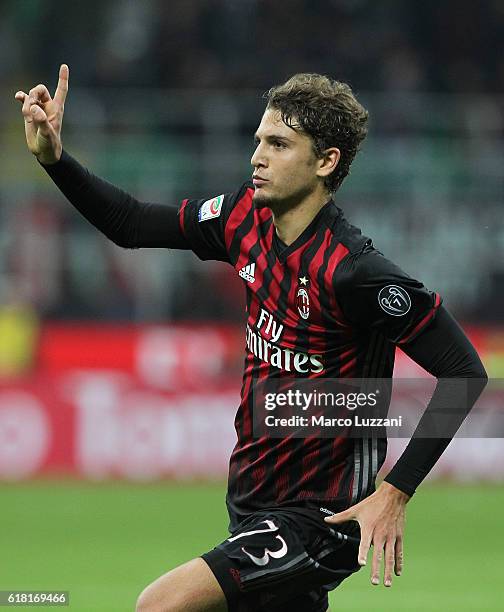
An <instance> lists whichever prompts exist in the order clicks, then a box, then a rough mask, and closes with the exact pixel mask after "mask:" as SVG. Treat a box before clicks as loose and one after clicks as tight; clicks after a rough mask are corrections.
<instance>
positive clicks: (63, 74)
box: [54, 64, 70, 106]
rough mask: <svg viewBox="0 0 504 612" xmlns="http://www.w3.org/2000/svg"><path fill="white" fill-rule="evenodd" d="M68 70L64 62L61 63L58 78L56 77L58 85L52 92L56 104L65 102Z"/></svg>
mask: <svg viewBox="0 0 504 612" xmlns="http://www.w3.org/2000/svg"><path fill="white" fill-rule="evenodd" d="M69 73H70V70H69V69H68V66H67V65H66V64H61V66H60V69H59V79H58V87H57V88H56V93H55V94H54V101H55V102H57V103H58V104H61V105H62V106H63V104H64V103H65V99H66V95H67V92H68V77H69Z"/></svg>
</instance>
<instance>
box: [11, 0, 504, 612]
mask: <svg viewBox="0 0 504 612" xmlns="http://www.w3.org/2000/svg"><path fill="white" fill-rule="evenodd" d="M503 40H504V3H503V2H501V1H500V0H493V1H490V0H483V1H481V2H478V3H474V2H469V1H468V0H459V1H458V2H455V1H454V0H445V1H443V2H435V1H433V0H424V1H423V2H421V3H420V2H398V1H397V2H393V1H391V2H371V1H370V0H317V1H316V2H315V1H311V2H310V1H309V0H289V1H288V2H287V1H286V2H279V1H275V0H171V1H170V2H162V1H160V0H143V1H142V2H140V1H135V0H114V1H113V0H110V1H108V2H95V1H88V2H85V3H70V2H63V1H62V0H52V1H49V0H22V1H20V2H19V1H14V0H10V1H9V0H0V49H1V53H0V91H1V97H0V110H1V112H0V123H1V129H0V139H1V147H2V163H1V165H0V481H1V483H2V484H0V546H1V550H2V562H1V564H0V590H5V589H45V590H48V589H66V590H70V591H71V608H72V609H73V610H76V611H77V610H79V611H80V610H82V611H91V610H107V611H109V610H110V611H112V610H114V611H115V610H128V609H133V608H134V601H135V597H136V595H137V594H138V592H139V591H140V590H141V589H142V588H143V586H144V585H145V584H147V583H148V582H150V581H151V580H152V579H153V578H154V577H155V576H157V575H159V574H160V573H163V572H164V571H166V570H167V569H169V568H171V567H172V566H173V565H175V564H177V563H180V562H182V561H184V560H187V559H189V558H191V557H193V556H195V555H197V554H199V553H200V552H203V551H204V550H206V549H208V548H210V547H211V546H213V545H214V544H215V543H216V542H218V541H220V540H222V539H223V538H224V537H225V533H226V531H225V530H226V525H227V521H226V514H225V506H224V492H225V484H224V479H225V474H226V465H227V459H228V455H229V451H230V449H231V447H232V445H233V443H234V431H233V427H232V421H233V416H234V411H235V409H236V406H237V399H238V392H239V387H240V374H241V364H242V354H243V344H244V343H243V326H242V325H241V324H240V322H241V321H242V318H243V295H242V293H243V290H242V286H241V281H239V279H238V278H237V277H236V275H235V274H234V271H233V270H231V269H227V267H226V266H224V265H223V264H219V263H214V262H207V263H205V264H202V263H201V262H199V260H198V259H197V258H196V257H195V256H194V255H192V254H190V253H186V252H179V251H170V252H167V251H163V250H160V249H153V250H143V251H137V252H132V251H126V250H123V249H120V248H119V247H116V246H115V245H114V244H112V243H110V242H108V241H107V240H106V239H105V238H104V237H103V236H102V235H100V234H99V233H98V232H97V231H96V230H95V229H94V228H92V227H91V226H89V225H88V224H87V223H86V222H85V221H84V220H82V219H81V218H80V217H79V215H78V214H77V213H76V212H75V211H74V210H73V208H72V207H71V206H70V205H69V204H68V203H67V202H65V201H64V199H63V197H62V196H61V195H60V194H59V192H58V191H57V190H56V188H55V187H54V185H53V184H52V183H51V181H50V180H49V179H48V178H47V176H46V175H45V173H44V172H43V170H41V168H40V167H39V166H38V164H37V163H36V162H35V160H33V159H32V158H31V156H30V154H29V153H28V152H27V150H26V147H25V143H24V132H23V124H22V120H21V115H20V109H19V108H18V106H17V104H16V103H15V101H14V98H13V96H14V93H15V91H17V90H18V89H25V90H27V89H29V88H30V87H32V86H34V85H36V84H37V83H39V82H43V83H45V84H47V85H48V87H49V89H50V90H51V91H53V90H54V87H55V85H56V80H57V71H58V66H59V64H60V63H61V62H66V63H68V64H69V66H70V92H69V96H68V99H67V105H66V114H65V124H64V129H63V137H64V144H65V147H66V148H67V150H68V151H69V152H70V153H71V154H73V155H74V156H75V157H77V159H79V160H80V161H81V162H83V163H84V164H85V165H87V166H88V167H89V168H90V169H91V170H92V171H93V172H95V173H97V174H98V175H100V176H102V177H105V178H107V179H108V180H110V181H111V182H113V183H115V184H117V185H119V186H121V187H123V188H125V189H126V190H128V191H130V192H131V193H133V194H135V195H136V196H137V197H139V199H142V200H146V201H159V202H167V203H168V202H171V203H173V202H177V201H178V200H180V199H181V198H183V197H188V196H190V197H203V196H208V197H210V196H213V195H216V194H218V193H222V192H223V191H231V190H234V189H235V188H236V187H237V186H238V185H239V184H241V182H243V180H245V179H246V178H248V177H249V176H250V165H249V159H250V155H251V153H252V149H253V146H252V134H253V132H254V130H255V128H256V126H257V124H258V122H259V119H260V116H261V113H262V109H263V100H262V98H261V95H262V93H263V92H264V91H265V90H266V89H268V88H269V87H270V86H271V85H273V84H275V83H277V82H280V81H282V80H284V79H285V78H287V77H288V76H290V75H291V74H293V73H295V72H301V71H313V72H322V73H327V74H329V75H331V76H333V77H335V78H339V79H341V80H345V81H348V82H349V83H350V84H351V85H352V87H353V88H354V90H355V91H356V93H357V94H358V96H359V97H360V98H361V99H362V101H363V102H364V103H365V105H367V107H368V108H369V110H370V112H371V128H370V135H369V138H368V140H367V142H366V143H365V146H364V149H363V151H362V152H361V153H360V155H359V157H358V159H357V160H356V162H355V164H354V166H353V168H352V175H351V176H350V178H349V179H347V181H346V182H345V183H344V185H343V187H342V189H341V191H340V192H339V193H338V195H337V203H338V204H339V205H340V206H341V207H342V208H343V209H344V210H345V212H346V214H347V216H348V217H349V218H350V219H351V221H353V222H354V223H356V224H357V225H360V226H361V227H362V228H363V231H364V232H365V233H368V234H369V235H371V236H373V237H374V239H375V243H376V245H377V246H378V248H379V249H380V250H381V251H382V252H384V253H385V254H386V255H387V256H389V257H390V258H391V259H393V260H396V261H398V262H399V263H400V264H401V265H402V267H403V268H404V269H405V270H406V271H408V272H409V273H411V274H412V275H414V276H418V277H420V278H421V279H422V280H424V282H425V284H426V285H427V286H429V287H430V288H431V289H434V290H437V291H438V292H439V293H440V294H441V295H443V297H444V301H445V305H446V306H447V307H448V308H449V309H450V310H451V311H452V312H453V313H454V314H455V315H456V316H457V317H458V318H459V320H460V321H461V322H462V323H463V325H464V328H465V329H466V330H467V332H468V333H469V334H470V336H471V338H472V339H473V341H474V343H475V344H476V346H477V348H478V349H479V351H480V354H481V356H482V358H483V361H484V363H485V365H486V367H487V370H488V372H489V375H490V376H491V377H492V378H495V379H498V378H503V372H504V215H503V213H502V206H503V192H504V179H503V172H502V170H503V168H504V143H503V130H504V104H503V102H504V95H503V94H504V54H503V53H502V48H503ZM417 373H418V372H417V370H416V369H415V367H414V366H413V365H412V364H411V362H409V361H408V360H407V359H406V358H405V357H404V356H403V355H402V354H399V355H398V362H397V368H396V374H397V375H398V376H413V375H416V374H417ZM500 404H501V407H502V404H503V402H502V398H501V402H500ZM403 443H404V441H393V443H392V444H391V452H390V457H389V459H388V464H390V463H391V462H392V461H393V460H394V457H396V456H397V454H398V453H399V452H400V449H401V447H402V446H401V445H402V444H403ZM503 446H504V445H503V444H502V440H501V439H497V438H495V439H489V438H487V439H471V440H469V439H459V440H456V441H455V442H454V443H453V444H452V445H451V446H450V449H449V450H448V451H447V453H446V454H445V455H444V456H443V458H442V460H441V461H440V463H439V464H438V466H437V467H436V469H435V471H434V473H433V475H432V478H431V479H430V481H429V483H428V484H425V485H424V486H423V488H422V490H421V491H420V492H419V493H418V494H417V496H416V497H415V499H414V501H413V502H412V503H411V504H410V505H409V515H408V525H407V549H406V554H407V565H406V568H407V571H406V573H405V575H404V576H403V577H401V579H400V580H396V586H395V588H393V589H392V590H390V591H386V592H384V590H383V589H380V590H377V589H372V588H371V586H369V584H368V576H367V573H366V572H364V571H363V572H360V574H359V575H358V576H356V577H355V578H354V579H352V580H350V581H348V584H345V585H344V586H343V587H342V588H341V589H338V590H337V592H335V593H334V595H333V597H332V606H333V608H332V609H334V610H368V609H373V610H378V611H382V610H383V611H385V610H432V611H437V610H476V609H477V610H492V611H493V610H498V609H501V606H502V596H503V594H504V592H503V590H502V580H501V577H500V573H499V572H500V569H499V568H502V549H501V545H502V536H503V528H502V523H501V521H500V520H499V514H500V511H501V509H502V503H503V502H504V493H503V490H502V483H503V481H504V449H503Z"/></svg>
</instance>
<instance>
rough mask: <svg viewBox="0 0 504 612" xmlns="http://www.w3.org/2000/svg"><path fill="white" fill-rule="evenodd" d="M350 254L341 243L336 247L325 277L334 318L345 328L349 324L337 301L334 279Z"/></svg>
mask: <svg viewBox="0 0 504 612" xmlns="http://www.w3.org/2000/svg"><path fill="white" fill-rule="evenodd" d="M348 253H349V250H348V249H347V247H346V246H345V245H344V244H341V243H340V244H338V246H337V247H336V249H335V251H334V254H333V255H332V257H331V259H330V260H329V264H328V265H327V270H326V273H325V275H324V283H325V286H326V290H327V291H328V292H329V297H330V300H331V307H332V312H333V316H334V318H335V319H336V320H337V321H338V323H340V324H341V325H343V326H345V327H346V326H348V322H347V321H346V319H345V317H344V316H343V312H342V310H341V308H340V306H339V304H338V302H337V301H336V295H335V292H334V284H333V278H334V272H335V271H336V268H337V267H338V265H339V263H340V262H341V260H342V259H343V258H344V257H346V256H347V255H348Z"/></svg>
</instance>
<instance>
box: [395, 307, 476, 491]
mask: <svg viewBox="0 0 504 612" xmlns="http://www.w3.org/2000/svg"><path fill="white" fill-rule="evenodd" d="M403 350H404V351H405V352H406V354H408V355H409V356H410V357H412V359H414V360H415V361H416V362H417V363H419V364H420V365H421V366H422V367H424V369H426V370H427V371H428V372H430V373H431V374H433V375H434V376H436V377H438V383H437V386H436V389H435V391H434V394H433V396H432V399H431V401H430V402H429V405H428V406H427V409H426V410H425V413H424V415H423V416H422V418H421V420H420V422H419V424H418V427H417V429H416V431H415V433H414V435H413V438H412V439H411V441H410V443H409V444H408V446H407V447H406V449H405V451H404V453H403V454H402V455H401V457H400V458H399V460H398V461H397V463H396V465H395V466H394V467H393V468H392V470H391V471H390V473H389V474H388V475H387V476H386V478H385V481H386V482H388V483H390V484H392V485H394V486H395V487H397V488H398V489H400V490H401V491H404V492H405V493H407V494H408V495H413V493H414V492H415V489H416V488H417V487H418V485H419V484H420V483H421V482H422V480H423V479H424V478H425V477H426V476H427V474H428V473H429V472H430V470H431V469H432V468H433V467H434V465H435V464H436V462H437V461H438V459H439V458H440V457H441V455H442V454H443V452H444V450H445V449H446V447H447V446H448V444H449V443H450V441H451V440H452V438H453V436H454V435H455V434H456V432H457V430H458V429H459V427H460V425H461V424H462V422H463V420H464V418H465V417H466V416H467V414H468V413H469V411H470V410H471V408H472V406H473V405H474V403H475V402H476V400H477V399H478V397H479V395H480V394H481V392H482V391H483V389H484V387H485V385H486V381H487V375H486V372H485V369H484V367H483V364H482V363H481V360H480V359H479V357H478V354H477V353H476V350H475V349H474V347H473V346H472V344H471V343H470V342H469V340H468V338H467V337H466V335H465V334H464V332H463V331H462V329H461V328H460V327H459V326H458V324H457V323H456V322H455V320H454V319H453V318H452V317H451V316H450V314H449V313H448V312H447V311H446V310H444V309H442V308H441V309H440V312H439V313H438V316H437V318H436V320H435V321H434V322H433V323H432V324H431V326H430V327H429V328H428V329H427V330H426V331H425V332H424V333H423V334H422V335H421V336H419V337H418V338H417V339H416V340H414V341H413V342H412V343H411V345H409V346H406V347H405V348H404V349H403ZM436 419H437V421H436ZM433 425H434V426H436V425H438V427H437V429H440V428H441V430H442V431H441V432H440V434H439V436H438V437H433V429H432V426H433Z"/></svg>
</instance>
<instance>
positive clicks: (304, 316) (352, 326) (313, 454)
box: [179, 183, 441, 526]
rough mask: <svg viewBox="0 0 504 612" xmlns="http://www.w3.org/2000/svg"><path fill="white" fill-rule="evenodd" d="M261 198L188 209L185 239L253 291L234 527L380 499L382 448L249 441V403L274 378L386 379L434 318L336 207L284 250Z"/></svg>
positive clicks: (233, 479) (343, 442) (427, 294)
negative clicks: (257, 515) (400, 353)
mask: <svg viewBox="0 0 504 612" xmlns="http://www.w3.org/2000/svg"><path fill="white" fill-rule="evenodd" d="M253 193H254V187H253V185H252V184H251V183H245V184H244V185H243V186H242V187H241V188H240V189H239V190H238V191H237V192H235V193H231V194H223V195H220V196H217V197H214V198H211V199H208V200H203V199H202V200H184V201H183V202H182V204H181V206H180V211H179V219H180V227H181V229H182V232H183V234H184V235H185V237H186V239H187V241H188V242H189V244H190V245H191V248H192V250H193V251H194V252H195V253H196V254H197V255H198V257H200V259H204V260H206V259H215V260H219V261H225V262H228V263H230V264H231V265H232V266H233V267H234V268H235V270H236V273H237V274H238V275H239V276H240V277H241V278H242V279H243V282H244V284H245V288H246V303H247V324H246V350H245V368H244V374H243V384H242V390H241V403H240V406H239V408H238V411H237V414H236V418H235V428H236V433H237V437H238V439H237V442H236V445H235V448H234V450H233V453H232V455H231V459H230V466H229V483H228V494H227V504H228V509H229V513H230V517H231V525H232V526H235V525H236V524H237V523H238V522H239V521H240V520H242V518H243V517H244V516H246V515H247V514H249V513H251V512H254V511H256V510H259V509H262V508H267V507H275V506H279V505H289V506H294V505H299V506H309V507H317V508H318V507H320V506H324V508H328V509H330V510H332V511H334V512H338V511H340V510H342V509H344V508H346V507H348V506H350V505H352V504H353V503H356V502H357V501H359V500H360V499H362V498H364V497H366V496H367V495H369V494H370V493H371V492H372V491H373V490H374V481H375V477H376V474H377V472H378V470H379V469H380V467H381V465H382V464H383V461H384V459H385V454H386V440H382V439H376V438H374V439H371V438H369V439H366V438H364V439H356V438H346V437H336V438H334V439H330V438H318V437H314V436H312V437H307V438H295V437H292V436H287V437H285V438H281V439H279V438H271V437H268V436H261V437H258V438H256V437H254V435H253V418H252V417H253V415H252V391H253V389H254V387H255V386H256V385H257V384H258V383H261V382H264V381H265V380H267V379H271V378H279V379H283V378H289V377H296V378H304V377H307V378H389V377H391V376H392V373H393V367H394V354H395V346H396V345H401V344H402V343H406V342H408V341H409V340H411V339H412V338H414V337H415V336H416V335H417V334H418V333H419V332H420V331H421V330H422V329H423V328H424V327H425V326H426V325H427V324H428V323H429V321H431V320H432V319H433V317H434V316H435V313H436V310H437V308H438V307H439V305H440V302H441V300H440V298H439V296H438V295H437V294H436V293H432V292H431V291H428V290H427V289H426V288H425V287H424V285H423V284H422V283H421V282H419V281H418V280H415V279H413V278H411V277H410V276H408V275H407V274H406V273H404V272H403V271H402V270H401V269H400V268H399V267H397V266H396V265H395V264H393V263H392V262H391V261H389V260H388V259H386V258H385V257H384V256H383V255H382V254H381V253H380V252H379V251H378V250H376V249H375V248H374V246H373V243H372V241H371V239H370V238H368V237H367V236H364V235H363V234H362V233H361V231H360V230H359V229H358V228H356V227H354V226H353V225H351V224H350V223H349V222H348V221H347V220H346V219H345V217H344V215H343V212H342V211H341V209H339V208H338V207H337V206H336V205H335V203H334V202H333V201H332V200H330V201H329V202H327V203H326V204H325V205H324V206H323V208H322V209H321V210H320V211H319V212H318V214H317V215H316V217H315V218H314V219H313V221H312V222H311V223H310V224H309V225H308V227H307V228H306V229H305V230H304V231H303V232H302V234H301V235H300V236H299V237H298V238H297V239H296V240H295V241H294V242H293V243H292V244H291V245H289V246H286V245H284V244H283V243H281V242H280V240H279V239H278V237H277V235H276V231H275V226H274V224H273V217H272V212H271V210H270V209H269V208H266V207H258V206H256V205H255V204H254V203H253Z"/></svg>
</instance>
